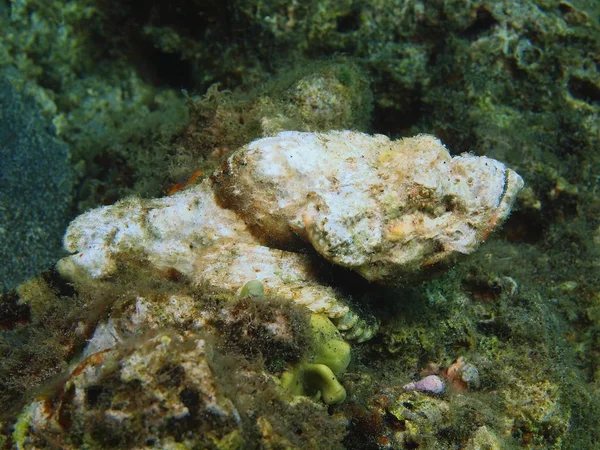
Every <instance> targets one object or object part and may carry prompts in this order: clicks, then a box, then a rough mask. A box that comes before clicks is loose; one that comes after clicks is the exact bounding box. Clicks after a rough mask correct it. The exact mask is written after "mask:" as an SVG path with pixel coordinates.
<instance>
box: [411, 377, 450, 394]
mask: <svg viewBox="0 0 600 450" xmlns="http://www.w3.org/2000/svg"><path fill="white" fill-rule="evenodd" d="M445 387H446V386H445V384H444V382H443V381H442V379H441V378H440V377H438V376H437V375H429V376H427V377H425V378H423V379H421V380H419V381H413V382H412V383H408V384H405V385H404V386H402V389H404V390H405V391H421V392H429V393H430V394H441V393H443V392H444V389H445Z"/></svg>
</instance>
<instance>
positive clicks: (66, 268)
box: [58, 131, 523, 341]
mask: <svg viewBox="0 0 600 450" xmlns="http://www.w3.org/2000/svg"><path fill="white" fill-rule="evenodd" d="M522 187H523V180H522V178H521V177H520V176H519V175H518V174H517V173H516V172H514V171H513V170H511V169H509V168H507V167H506V166H505V165H504V164H502V163H501V162H499V161H496V160H494V159H490V158H487V157H483V156H473V155H469V154H463V155H461V156H454V157H452V156H451V155H450V154H449V153H448V151H447V150H446V148H445V147H444V145H443V144H442V143H441V142H440V141H439V140H438V139H436V138H435V137H433V136H429V135H423V134H421V135H418V136H415V137H411V138H405V139H400V140H394V141H392V140H390V139H389V138H387V137H386V136H382V135H374V136H370V135H367V134H363V133H358V132H352V131H331V132H327V133H305V132H296V131H285V132H281V133H279V134H277V135H275V136H272V137H265V138H262V139H258V140H256V141H253V142H251V143H250V144H248V145H246V146H244V147H242V148H241V149H239V150H237V151H236V152H234V153H233V154H232V155H231V156H230V157H229V158H228V160H227V162H226V163H225V164H224V166H223V167H222V168H221V169H220V170H218V171H217V172H215V173H214V174H213V175H212V177H210V178H208V179H206V180H204V181H203V182H202V183H201V184H199V185H196V186H194V187H191V188H189V189H187V190H185V191H182V192H179V193H177V194H175V195H173V196H170V197H165V198H159V199H151V200H146V199H140V198H127V199H124V200H122V201H120V202H118V203H117V204H115V205H112V206H105V207H101V208H97V209H94V210H91V211H88V212H86V213H85V214H83V215H81V216H79V217H77V218H76V219H75V220H74V221H73V222H72V223H71V224H70V226H69V228H68V230H67V233H66V236H65V238H64V246H65V248H66V249H67V250H68V251H69V252H71V253H73V254H72V255H71V256H68V257H66V258H63V259H62V260H61V261H59V263H58V269H59V271H60V272H61V273H62V274H63V275H64V276H66V277H70V278H71V279H73V280H75V281H77V280H82V279H88V280H89V279H103V278H108V277H110V276H112V275H113V274H115V272H116V270H117V267H121V266H122V265H123V264H133V263H134V262H135V264H139V263H140V260H142V261H145V262H146V264H147V265H148V266H150V267H153V268H155V269H156V270H157V271H162V270H167V269H168V270H175V271H177V272H178V273H180V274H182V275H183V276H184V277H186V278H187V279H189V280H190V281H191V282H193V283H208V284H211V285H214V286H218V287H220V288H224V289H228V290H231V291H235V292H237V291H239V290H240V289H241V288H242V286H244V284H245V283H246V282H248V281H249V280H253V279H257V280H260V281H261V282H262V283H263V285H264V286H265V291H266V293H267V294H274V295H278V296H283V297H288V298H290V299H292V300H293V301H295V302H298V303H300V304H303V305H306V306H307V307H308V308H309V309H310V310H312V311H313V312H318V313H324V314H326V315H327V316H329V317H330V318H331V319H332V320H333V321H334V323H336V325H337V326H338V328H339V329H340V330H342V331H345V332H346V337H347V338H350V339H352V338H354V339H357V340H359V341H362V340H366V339H368V338H370V337H371V336H372V335H373V333H374V332H375V327H374V326H373V325H368V324H367V322H366V321H364V320H361V318H360V317H359V315H358V314H357V313H355V312H353V311H352V309H351V307H350V306H349V305H350V303H349V302H348V301H347V300H346V299H345V298H344V297H343V296H342V295H341V294H340V293H339V292H338V291H336V290H335V289H334V288H333V287H331V286H327V285H324V284H322V283H321V282H320V281H319V278H318V277H317V276H316V274H315V272H314V267H313V265H314V258H313V257H311V255H310V253H311V251H310V250H308V249H310V246H312V248H313V249H314V251H316V253H318V254H319V255H321V256H322V257H323V258H325V259H326V260H327V261H329V262H330V263H333V264H336V265H340V266H343V267H345V268H348V269H350V270H353V271H355V272H357V273H359V274H360V275H362V276H363V277H364V278H366V279H367V280H370V281H373V282H377V283H382V284H391V285H394V284H396V285H400V284H406V283H407V282H408V281H410V280H411V279H413V278H415V277H421V276H422V274H423V272H426V271H427V269H428V268H430V267H432V266H438V265H439V264H440V263H444V262H446V261H448V260H449V259H450V258H452V257H453V256H454V255H457V254H468V253H471V252H473V251H474V250H475V249H476V248H477V247H478V246H479V244H480V243H481V242H483V241H484V240H485V239H486V238H487V237H488V236H489V234H490V232H491V231H492V230H493V229H494V228H496V227H497V226H498V225H499V224H500V223H501V222H502V221H503V220H504V219H506V218H507V216H508V215H509V212H510V209H511V206H512V204H513V202H514V200H515V197H516V195H517V193H518V192H519V190H520V189H521V188H522ZM307 243H309V244H310V246H308V245H307ZM313 253H314V252H313Z"/></svg>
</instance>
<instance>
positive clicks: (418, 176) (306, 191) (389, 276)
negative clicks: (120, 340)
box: [216, 131, 523, 284]
mask: <svg viewBox="0 0 600 450" xmlns="http://www.w3.org/2000/svg"><path fill="white" fill-rule="evenodd" d="M216 179H217V181H218V182H217V185H216V189H217V193H218V196H219V197H220V198H222V199H224V201H225V204H227V205H228V206H229V207H230V208H232V209H235V210H236V211H238V213H239V214H240V216H241V217H242V218H243V219H244V220H245V222H246V223H247V224H248V225H249V226H252V227H255V228H257V229H260V230H262V231H264V235H263V237H264V239H265V240H267V243H268V244H269V243H270V244H272V245H276V246H279V247H281V246H286V245H291V244H294V243H295V241H297V240H298V239H304V240H307V241H309V242H310V243H311V244H312V245H313V247H314V248H315V249H316V250H317V251H318V252H319V253H320V254H321V255H322V256H324V257H325V258H326V259H328V260H329V261H331V262H333V263H335V264H339V265H341V266H344V267H348V268H350V269H353V270H355V271H357V272H359V273H360V274H361V275H363V276H364V277H365V278H367V279H369V280H371V281H378V282H382V283H388V284H401V283H404V282H406V281H407V280H408V279H410V278H412V277H413V276H419V275H420V274H421V272H422V269H423V268H424V267H427V266H429V265H432V264H435V263H438V262H443V261H444V260H447V259H448V258H450V257H452V256H453V255H455V254H459V253H465V254H466V253H471V252H472V251H474V250H475V249H476V248H477V247H478V246H479V244H480V243H481V242H482V241H484V240H485V239H486V238H487V236H488V235H489V233H490V231H491V230H492V229H493V228H494V227H495V226H496V225H498V224H499V223H501V222H502V221H503V220H504V219H506V217H507V216H508V214H509V212H510V207H511V205H512V203H513V201H514V199H515V197H516V194H517V193H518V191H519V190H520V189H521V188H522V186H523V180H522V179H521V177H519V175H517V174H516V173H515V172H514V171H512V170H510V169H508V168H506V166H504V164H502V163H501V162H498V161H495V160H493V159H490V158H486V157H477V156H473V155H468V154H465V155H462V156H456V157H454V158H453V157H451V155H450V154H449V153H448V151H447V150H446V148H445V147H444V146H443V145H442V143H441V142H440V141H439V140H438V139H436V138H435V137H433V136H428V135H418V136H416V137H413V138H406V139H401V140H397V141H390V140H389V139H388V138H387V137H385V136H380V135H378V136H369V135H366V134H362V133H356V132H351V131H333V132H329V133H302V132H293V131H288V132H283V133H280V134H278V135H276V136H273V137H268V138H263V139H259V140H257V141H254V142H252V143H250V144H249V145H248V146H246V147H244V148H242V149H241V150H239V151H238V152H236V153H235V154H234V155H232V156H231V157H230V158H229V160H228V162H227V166H226V168H225V169H224V170H223V172H222V173H221V174H219V175H218V176H217V177H216Z"/></svg>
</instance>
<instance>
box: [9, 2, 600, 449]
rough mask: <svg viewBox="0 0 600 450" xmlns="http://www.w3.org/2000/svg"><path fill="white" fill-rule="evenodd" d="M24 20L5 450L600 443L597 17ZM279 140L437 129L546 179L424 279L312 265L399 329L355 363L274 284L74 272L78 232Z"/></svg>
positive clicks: (91, 10)
mask: <svg viewBox="0 0 600 450" xmlns="http://www.w3.org/2000/svg"><path fill="white" fill-rule="evenodd" d="M0 30H2V31H1V32H0V74H1V80H0V108H1V109H0V114H1V115H0V256H1V258H2V261H1V263H0V293H1V296H0V447H2V448H19V449H21V448H22V449H29V448H87V449H95V448H99V449H100V448H173V449H182V448H198V449H204V448H211V449H212V448H214V449H254V448H256V449H263V448H264V449H284V448H286V449H287V448H298V449H312V448H314V449H338V448H339V449H459V448H460V449H513V448H525V449H595V448H599V447H600V2H598V1H597V0H572V1H569V2H567V1H558V0H504V1H484V0H472V1H471V0H431V1H429V0H427V1H413V0H287V1H281V0H243V1H242V0H226V1H223V0H220V1H215V0H170V1H161V0H148V1H145V2H142V1H136V0H121V1H115V0H53V1H50V0H0ZM281 130H299V131H307V132H316V131H328V130H356V131H362V132H365V133H370V134H375V133H377V134H384V135H387V136H389V137H390V138H393V139H397V138H401V137H409V136H413V135H416V134H419V133H428V134H432V135H434V136H437V137H438V138H439V139H440V140H441V141H442V142H443V143H444V144H445V145H446V146H447V148H448V149H449V150H450V152H451V153H452V154H453V155H459V154H461V153H463V152H470V153H472V154H474V155H477V156H487V157H490V158H495V159H498V160H500V161H502V162H504V163H506V165H507V166H508V167H510V168H512V169H514V170H515V171H516V172H518V173H519V174H520V175H521V176H522V177H523V179H524V180H525V188H524V189H523V190H522V191H521V192H520V194H519V196H518V198H517V201H516V203H515V206H514V207H513V211H512V214H511V215H510V217H509V218H508V220H507V221H506V222H505V223H504V224H503V226H502V227H501V229H499V230H498V231H496V232H495V233H494V234H493V235H491V236H490V237H489V239H487V240H486V242H485V243H484V244H483V245H482V246H481V248H479V249H478V250H477V251H476V252H475V253H473V254H471V255H468V256H465V257H462V258H460V259H458V260H457V261H455V262H453V263H452V264H451V265H450V266H449V267H446V268H445V270H443V271H440V273H438V274H436V275H435V276H432V277H429V278H427V279H426V280H424V281H423V280H419V281H418V282H414V283H407V284H406V285H403V286H400V287H394V288H392V287H380V286H377V285H375V284H371V283H368V282H366V281H365V280H363V279H361V277H360V276H359V275H357V274H354V273H350V274H349V273H348V272H345V271H343V270H341V269H339V268H335V267H329V265H327V264H326V263H324V262H318V263H315V264H316V267H318V270H319V271H321V272H320V273H321V275H320V277H321V278H322V279H323V282H324V283H325V284H327V285H330V286H333V287H334V288H335V289H337V290H338V291H339V292H340V293H341V294H340V295H343V296H344V298H346V299H347V300H348V302H351V303H352V304H353V305H355V306H356V309H357V311H359V315H360V317H361V319H364V320H365V321H366V322H369V321H372V322H373V323H375V322H376V323H377V324H378V326H379V331H378V333H377V334H376V335H375V336H373V337H372V338H370V339H369V340H366V341H365V342H361V343H356V342H351V343H350V344H349V348H350V349H351V350H347V351H348V352H351V357H350V356H348V353H347V351H346V345H347V344H346V342H345V341H343V340H342V339H341V337H340V336H339V332H338V331H337V330H335V327H333V329H331V326H330V324H329V323H328V322H327V323H324V322H322V321H320V319H318V318H315V315H314V314H313V315H311V314H310V312H309V311H308V310H307V309H306V308H304V307H301V306H298V305H296V304H294V303H290V302H289V301H286V300H285V299H282V298H279V297H277V295H266V296H265V295H264V293H263V292H262V291H261V289H262V288H261V287H260V286H255V285H250V286H249V287H248V288H247V289H246V291H243V290H242V293H240V294H239V295H232V294H231V293H228V292H225V291H223V290H220V289H219V286H205V285H194V284H193V283H190V282H188V281H187V280H186V279H185V278H184V277H181V274H179V273H176V272H175V271H170V272H164V273H161V274H158V275H157V273H155V272H153V271H152V270H150V269H149V268H148V267H147V266H145V265H143V264H137V265H136V264H131V265H128V266H127V267H123V268H120V270H119V273H118V275H116V276H114V277H111V278H110V279H109V280H103V281H102V282H89V283H85V282H74V281H72V280H67V279H65V278H64V277H63V276H62V275H61V274H60V273H59V271H57V270H56V268H55V267H54V264H55V263H56V262H57V261H58V260H59V259H60V258H62V257H64V256H66V251H65V250H63V249H62V238H63V235H64V232H65V230H66V228H67V226H68V224H69V222H70V221H71V220H73V219H74V218H75V217H76V216H78V215H80V214H82V213H84V212H85V211H88V210H90V209H91V208H95V207H99V206H103V205H111V204H113V203H115V202H117V201H118V200H120V199H123V198H126V197H131V196H136V197H141V198H153V197H165V196H168V195H175V194H176V193H178V192H181V191H184V190H186V189H189V188H190V186H195V185H197V184H198V183H201V182H202V180H204V179H206V178H207V177H208V176H210V174H211V173H212V172H213V171H214V170H216V169H217V168H218V167H220V166H221V165H222V164H223V162H224V161H225V160H226V159H227V157H229V156H230V155H231V153H232V152H233V151H234V150H236V149H238V148H239V147H241V146H243V145H245V144H247V143H249V142H251V141H253V140H255V139H258V138H260V137H263V136H266V135H272V134H275V133H277V132H279V131H281ZM303 251H304V250H303ZM240 287H241V286H240ZM140 299H142V300H140ZM140 305H143V308H142V306H140ZM141 309H143V311H144V315H143V318H141V319H140V317H141V316H142V314H141V313H140V311H141ZM134 319H135V320H134ZM136 320H137V322H136ZM278 327H283V329H285V332H278V333H274V332H273V329H278V330H280V329H281V328H278ZM114 335H118V339H117V338H114V341H110V339H112V338H109V337H106V336H113V337H114ZM98 336H105V337H102V338H100V337H98ZM92 338H94V339H95V340H92ZM102 339H104V341H102V342H106V340H109V341H110V343H111V344H110V345H108V344H107V345H106V347H94V348H92V349H91V348H90V346H88V345H87V343H88V342H90V341H92V342H98V341H99V340H102ZM347 358H350V360H349V364H348V361H346V359H347ZM345 365H347V367H345ZM315 366H327V368H329V369H330V371H332V373H333V374H334V375H335V376H334V382H335V383H336V384H335V386H334V387H332V385H331V384H328V383H327V382H325V381H323V379H321V377H322V373H323V372H322V371H321V369H323V367H318V368H316V367H315ZM342 366H343V367H342ZM327 373H329V372H327ZM429 376H435V377H437V379H439V380H443V385H444V388H443V389H438V388H437V387H436V386H434V387H433V388H429V387H427V386H425V388H423V389H421V390H419V389H417V390H410V389H405V387H406V386H407V385H408V384H409V383H411V382H415V383H416V382H418V380H421V379H424V378H426V377H429ZM290 379H291V380H294V383H297V387H296V388H291V389H290V388H289V386H287V382H286V380H290ZM282 380H283V381H282ZM339 385H341V386H343V389H345V392H346V395H345V398H344V399H341V398H339V399H334V400H332V401H328V400H327V399H328V398H333V397H328V396H327V392H328V389H336V388H337V386H339ZM338 400H339V401H338Z"/></svg>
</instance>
